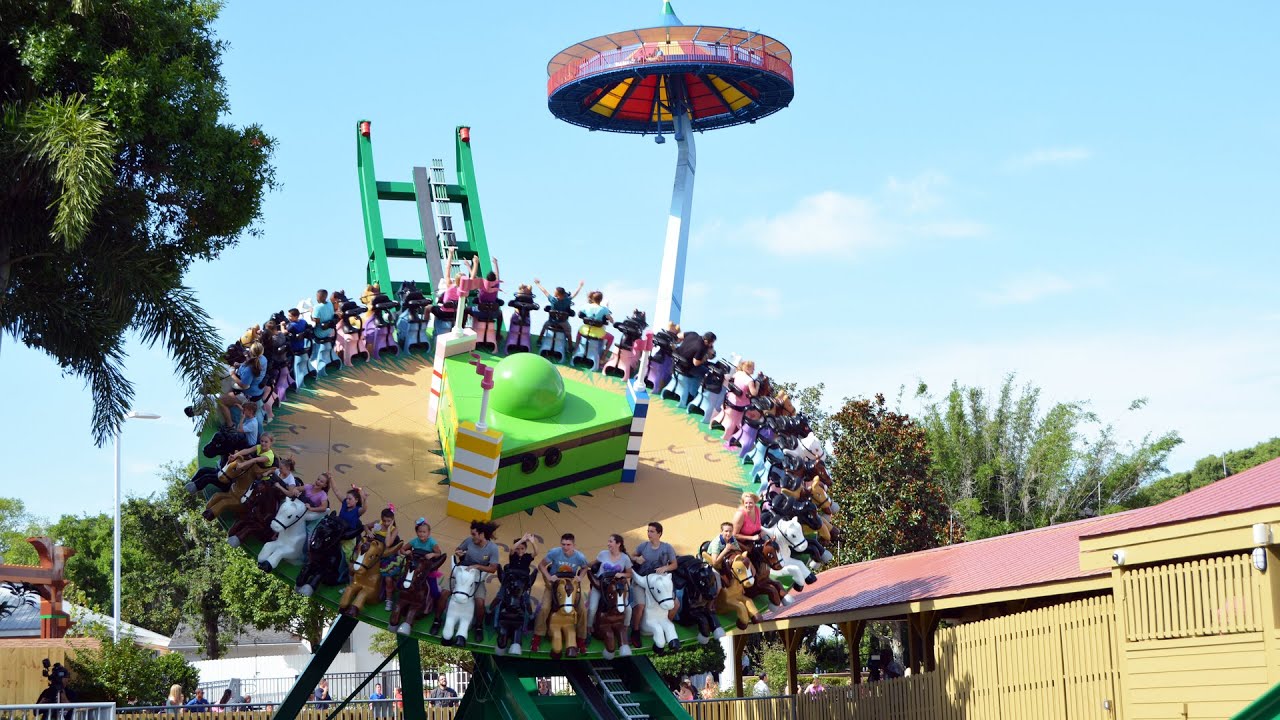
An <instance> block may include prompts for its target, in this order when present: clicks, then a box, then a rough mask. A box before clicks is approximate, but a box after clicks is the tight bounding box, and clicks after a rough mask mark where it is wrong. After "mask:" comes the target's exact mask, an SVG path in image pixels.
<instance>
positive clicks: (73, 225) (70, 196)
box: [19, 95, 116, 248]
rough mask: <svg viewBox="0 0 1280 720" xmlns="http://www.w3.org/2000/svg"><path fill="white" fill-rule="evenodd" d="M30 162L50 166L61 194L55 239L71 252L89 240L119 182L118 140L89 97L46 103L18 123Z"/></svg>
mask: <svg viewBox="0 0 1280 720" xmlns="http://www.w3.org/2000/svg"><path fill="white" fill-rule="evenodd" d="M19 127H20V137H21V144H22V146H23V150H24V152H25V154H26V156H27V158H28V159H29V160H30V161H32V162H36V163H40V164H42V165H45V166H47V168H48V172H49V179H50V180H52V181H53V182H54V183H55V184H56V185H57V186H58V193H57V195H56V196H55V197H54V199H53V201H52V202H51V203H50V204H49V209H50V210H53V211H54V220H53V227H52V229H51V230H50V233H49V234H50V236H51V237H52V238H53V240H54V241H56V242H60V243H62V244H63V245H65V246H66V247H68V248H74V247H76V246H77V245H79V244H80V242H81V241H82V240H84V237H85V234H86V233H88V231H89V226H90V225H91V224H92V222H93V216H94V213H95V212H96V211H97V209H98V203H99V201H100V200H101V199H102V193H103V192H104V191H105V190H106V188H107V187H108V186H109V185H110V184H111V183H112V182H113V181H114V179H115V178H114V169H115V163H114V156H115V146H116V141H115V136H114V135H113V134H112V133H111V130H110V129H109V128H108V126H107V123H106V122H104V121H103V120H101V119H99V117H98V115H97V112H96V111H95V109H94V108H93V107H92V106H91V105H89V104H87V103H85V101H84V96H82V95H72V96H70V97H66V98H43V99H41V100H38V101H36V102H35V103H33V104H32V105H30V106H29V107H28V108H27V109H26V111H25V112H23V113H22V116H21V119H20V120H19Z"/></svg>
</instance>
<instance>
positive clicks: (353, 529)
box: [338, 483, 368, 556]
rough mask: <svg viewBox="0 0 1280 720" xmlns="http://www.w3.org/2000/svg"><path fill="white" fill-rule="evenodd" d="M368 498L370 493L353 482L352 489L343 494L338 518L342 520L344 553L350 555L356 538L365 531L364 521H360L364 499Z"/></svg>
mask: <svg viewBox="0 0 1280 720" xmlns="http://www.w3.org/2000/svg"><path fill="white" fill-rule="evenodd" d="M367 498H368V494H367V493H366V492H365V491H364V489H362V488H358V487H356V486H355V483H352V485H351V489H349V490H347V494H346V495H344V496H342V507H340V508H338V519H339V520H341V521H342V524H343V526H344V527H343V533H342V537H343V540H342V554H343V555H344V556H345V555H350V554H351V549H352V548H353V547H355V545H356V538H358V537H360V534H361V533H362V532H363V531H364V523H362V522H360V516H361V515H364V510H365V508H364V501H365V500H366V499H367Z"/></svg>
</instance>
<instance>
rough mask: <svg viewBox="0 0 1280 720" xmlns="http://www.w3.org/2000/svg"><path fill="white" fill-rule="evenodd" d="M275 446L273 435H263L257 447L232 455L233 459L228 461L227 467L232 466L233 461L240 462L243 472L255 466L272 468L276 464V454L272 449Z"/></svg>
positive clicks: (230, 458) (238, 451)
mask: <svg viewBox="0 0 1280 720" xmlns="http://www.w3.org/2000/svg"><path fill="white" fill-rule="evenodd" d="M274 444H275V438H273V437H271V433H262V435H261V437H259V438H258V444H257V445H253V446H252V447H247V448H245V449H243V450H237V451H235V452H233V453H231V457H229V458H228V459H227V465H230V464H231V461H233V460H239V461H240V463H239V465H240V468H241V469H242V470H247V469H249V468H250V467H253V466H255V465H260V466H262V467H271V466H272V465H275V464H276V453H275V451H274V450H272V449H271V446H272V445H274Z"/></svg>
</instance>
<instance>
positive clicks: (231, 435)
mask: <svg viewBox="0 0 1280 720" xmlns="http://www.w3.org/2000/svg"><path fill="white" fill-rule="evenodd" d="M247 447H249V438H248V436H246V435H245V434H244V433H242V432H236V431H235V430H232V429H231V428H225V427H224V428H221V429H219V430H218V432H216V433H214V434H213V437H212V438H210V439H209V442H208V443H206V444H205V446H204V450H203V451H202V452H203V453H204V456H205V457H207V458H218V465H219V466H222V465H226V464H227V457H229V456H230V455H231V453H233V452H236V451H237V450H243V449H245V448H247Z"/></svg>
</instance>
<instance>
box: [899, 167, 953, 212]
mask: <svg viewBox="0 0 1280 720" xmlns="http://www.w3.org/2000/svg"><path fill="white" fill-rule="evenodd" d="M950 182H951V179H950V178H948V177H947V176H946V175H944V174H942V173H941V172H940V171H938V170H925V171H924V172H922V173H920V174H919V175H916V176H915V177H913V178H909V179H907V180H899V179H898V178H896V177H892V176H890V177H889V180H888V182H886V183H885V191H886V192H887V193H888V194H889V196H890V197H892V198H895V199H897V200H899V201H900V202H901V203H902V206H903V208H904V209H905V210H906V211H907V212H908V213H912V214H914V213H921V212H927V211H930V210H933V209H935V208H937V207H938V206H939V205H941V204H942V201H943V198H942V195H941V193H940V192H939V191H940V190H941V189H942V188H944V187H946V186H947V185H948V184H950Z"/></svg>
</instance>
